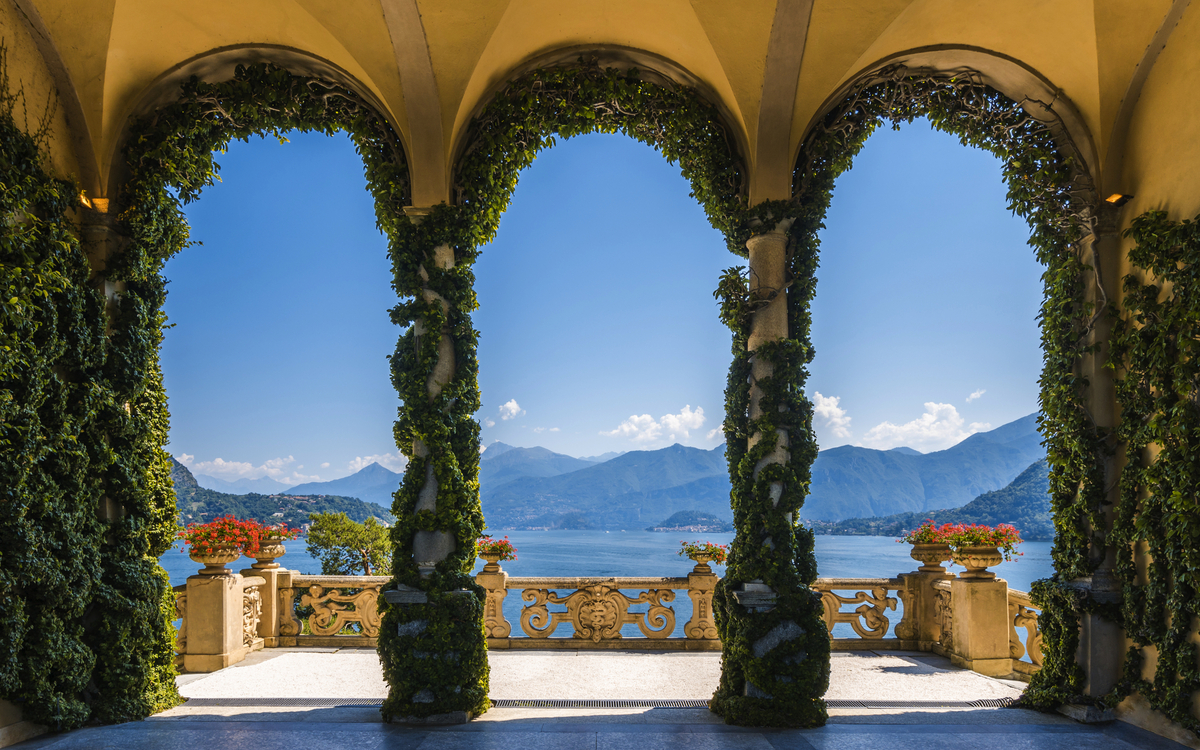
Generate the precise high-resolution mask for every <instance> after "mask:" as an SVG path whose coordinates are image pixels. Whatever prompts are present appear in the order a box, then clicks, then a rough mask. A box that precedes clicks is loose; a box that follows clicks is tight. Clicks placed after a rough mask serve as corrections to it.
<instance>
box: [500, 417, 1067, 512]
mask: <svg viewBox="0 0 1200 750" xmlns="http://www.w3.org/2000/svg"><path fill="white" fill-rule="evenodd" d="M496 448H500V449H501V452H500V453H499V454H498V455H497V454H493V457H492V458H488V455H489V452H490V451H492V450H494V449H496ZM515 451H523V452H526V453H525V454H524V455H528V456H531V457H532V456H534V455H535V454H536V455H544V456H545V457H546V461H545V463H542V464H540V466H542V467H543V468H544V470H545V471H547V472H549V471H556V470H559V469H564V468H567V469H569V467H570V465H571V464H570V461H567V460H563V459H568V458H569V457H566V456H560V454H554V453H551V452H549V451H545V449H533V448H512V447H511V446H507V445H504V444H503V443H493V444H492V446H491V447H489V448H488V450H487V451H485V452H484V454H483V458H482V459H481V463H480V466H481V482H480V484H481V495H482V499H483V510H484V514H485V515H486V517H487V519H488V525H489V526H490V527H491V528H493V529H529V528H558V527H560V526H561V524H562V523H563V522H564V521H563V519H565V518H566V517H567V516H568V515H570V514H582V517H584V518H586V519H587V521H588V523H591V524H593V525H594V526H595V527H596V528H601V529H633V528H645V527H646V524H647V523H648V522H657V521H658V520H659V519H663V518H667V517H668V516H671V515H672V514H674V513H678V512H679V511H684V510H693V511H700V512H704V513H710V514H712V515H715V516H717V517H718V518H728V517H729V516H730V510H729V491H730V485H729V474H728V467H727V464H726V461H725V451H724V446H721V447H718V448H716V449H714V450H711V451H705V450H701V449H699V448H689V447H686V446H682V445H673V446H671V447H669V448H663V449H661V450H656V451H633V452H631V453H626V454H624V455H621V456H618V457H616V458H612V459H610V460H608V461H605V462H603V463H598V464H594V465H591V466H588V467H586V468H582V469H578V470H575V471H570V470H567V471H565V473H561V474H557V475H554V476H545V475H543V476H537V475H535V474H534V473H533V471H534V469H533V468H532V467H533V466H534V465H535V464H534V463H530V464H526V465H527V466H530V467H531V468H530V469H529V470H528V471H524V472H522V471H521V470H519V469H518V470H516V471H513V472H510V473H507V474H501V473H500V471H498V470H497V471H495V472H494V473H492V472H491V471H490V470H487V469H486V468H485V467H486V466H488V465H489V464H491V465H493V466H496V467H497V468H499V467H501V466H504V465H505V464H504V461H505V458H506V456H508V455H509V454H514V452H515ZM538 451H545V454H541V453H538ZM521 455H522V454H514V455H512V457H511V458H509V459H508V460H509V461H512V462H514V464H515V463H518V456H521ZM1045 455H1046V454H1045V450H1044V449H1043V448H1042V446H1041V437H1040V436H1039V434H1038V432H1037V416H1036V415H1035V414H1031V415H1029V416H1027V417H1023V418H1021V419H1018V420H1016V421H1015V422H1011V423H1009V424H1006V425H1003V426H1001V427H998V428H997V429H995V430H992V431H990V432H983V433H977V434H975V435H972V436H970V437H968V438H967V439H966V440H963V441H962V442H961V443H959V444H958V445H955V446H954V447H952V448H948V449H947V450H943V451H936V452H934V453H924V454H922V453H920V452H918V451H915V450H913V449H911V448H895V449H892V450H888V451H878V450H872V449H869V448H859V447H855V446H842V447H839V448H833V449H831V450H827V451H821V453H819V454H818V455H817V459H816V462H815V463H814V465H813V479H812V484H811V486H810V494H809V497H808V499H807V500H806V502H805V505H804V508H803V510H802V511H801V516H802V517H803V518H804V519H807V520H812V519H820V520H823V521H840V520H843V519H847V518H865V517H880V516H888V515H892V514H895V513H904V512H907V513H917V514H920V513H924V512H926V511H927V510H928V509H930V508H954V507H958V506H961V505H964V504H966V503H968V502H970V501H971V500H972V499H973V498H975V497H977V496H978V495H980V494H982V493H985V492H990V491H992V490H998V489H1000V488H1002V487H1005V486H1006V485H1008V484H1009V483H1011V482H1012V481H1013V480H1014V479H1015V478H1016V477H1017V475H1018V474H1020V473H1021V471H1022V470H1023V469H1025V468H1026V467H1027V466H1029V465H1030V464H1031V463H1033V462H1035V461H1037V460H1039V459H1041V458H1043V457H1044V456H1045ZM551 457H557V458H554V459H553V460H554V461H555V462H557V463H553V465H551V462H550V458H551ZM570 460H571V461H581V460H582V459H570ZM492 462H496V463H494V464H492ZM522 473H524V476H517V477H513V474H522ZM507 477H513V478H511V479H507ZM506 479H507V481H506ZM571 517H572V518H574V517H575V516H571ZM572 523H575V521H572Z"/></svg>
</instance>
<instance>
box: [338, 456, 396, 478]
mask: <svg viewBox="0 0 1200 750" xmlns="http://www.w3.org/2000/svg"><path fill="white" fill-rule="evenodd" d="M371 464H379V465H380V466H382V467H384V468H385V469H391V470H392V471H397V472H402V471H404V467H405V466H408V459H407V458H405V457H404V455H403V454H397V453H377V454H375V455H374V456H355V458H354V460H353V461H351V462H350V463H349V464H348V465H347V466H346V468H347V469H349V470H350V473H351V474H353V473H354V472H356V471H362V470H363V469H365V468H367V467H368V466H370V465H371Z"/></svg>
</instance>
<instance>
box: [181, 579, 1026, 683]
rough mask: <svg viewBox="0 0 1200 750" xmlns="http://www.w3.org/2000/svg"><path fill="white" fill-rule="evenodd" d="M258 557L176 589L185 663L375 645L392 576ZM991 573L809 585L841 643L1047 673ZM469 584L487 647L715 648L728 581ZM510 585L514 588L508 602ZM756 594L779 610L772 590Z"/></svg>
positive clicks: (1021, 609) (1019, 594)
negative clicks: (297, 567)
mask: <svg viewBox="0 0 1200 750" xmlns="http://www.w3.org/2000/svg"><path fill="white" fill-rule="evenodd" d="M262 565H263V564H262V561H260V563H259V564H256V565H255V566H254V568H251V569H247V570H243V571H242V572H241V574H235V573H228V572H226V573H225V574H221V575H195V576H192V577H190V578H189V579H188V582H187V585H185V586H177V587H175V611H176V616H177V617H178V618H179V619H180V620H181V621H182V622H181V626H180V629H179V634H178V636H177V639H176V664H177V665H178V666H179V667H180V668H181V669H184V670H186V671H189V672H207V671H213V670H215V669H220V668H222V667H224V666H228V665H230V664H233V663H236V662H238V661H240V660H242V659H243V658H245V656H246V654H248V653H250V652H252V651H254V650H256V649H260V648H264V647H266V648H272V647H277V646H314V647H331V646H332V647H368V648H369V647H374V646H375V645H376V643H377V639H378V635H379V627H380V613H379V599H380V598H381V596H383V593H384V592H383V588H384V587H385V586H386V585H388V584H389V582H390V580H391V579H390V578H389V577H388V576H371V577H367V576H319V575H302V574H300V573H297V572H295V571H291V570H286V569H283V568H279V567H278V565H275V566H274V567H273V568H272V567H269V566H267V567H262ZM987 575H988V574H984V575H980V574H979V573H978V571H976V572H975V574H974V575H972V576H970V577H968V576H965V575H964V576H963V577H957V576H955V574H953V573H949V572H947V571H946V570H945V569H943V568H941V567H940V566H939V565H936V564H926V565H924V566H922V568H921V569H920V570H918V571H914V572H912V573H903V574H901V575H899V576H897V577H895V578H818V579H817V580H816V582H815V583H814V584H813V589H814V590H815V591H817V592H818V593H820V595H821V601H822V604H823V605H824V619H825V627H826V628H827V629H828V631H829V636H830V639H831V642H832V644H831V645H832V647H833V648H834V649H836V650H859V649H870V650H888V649H891V650H905V651H932V652H934V653H937V654H940V655H943V656H946V657H947V658H949V659H950V660H951V661H952V662H953V663H954V664H956V665H958V666H962V667H966V668H968V669H973V670H976V671H978V672H981V673H983V674H988V675H992V676H1005V677H1007V676H1012V677H1016V678H1018V679H1028V676H1029V675H1031V674H1033V673H1034V672H1036V671H1037V670H1038V669H1040V668H1041V631H1040V630H1039V628H1038V614H1039V613H1038V608H1037V607H1036V606H1035V605H1034V604H1033V603H1032V602H1031V601H1030V599H1029V595H1028V594H1027V593H1025V592H1023V591H1017V590H1015V589H1009V588H1008V584H1007V582H1005V581H1004V580H1003V579H999V578H995V577H994V576H993V577H991V578H989V577H987ZM475 580H476V582H477V583H478V584H479V585H480V586H481V587H482V588H483V589H484V591H485V593H486V600H485V604H484V623H483V625H484V630H485V633H486V634H487V639H488V646H489V647H490V648H501V649H503V648H508V649H517V648H524V649H547V648H562V649H634V650H697V651H710V650H711V651H717V650H720V648H721V643H720V640H719V639H718V637H717V627H716V621H715V619H714V616H713V608H712V598H713V591H714V589H715V588H716V585H717V583H718V581H719V580H720V579H718V578H717V576H716V575H715V574H714V573H713V571H712V570H711V569H710V568H709V566H708V565H707V564H704V563H700V564H697V565H696V566H695V568H693V570H692V571H691V573H689V574H688V575H687V576H685V577H675V578H513V577H509V575H508V573H506V572H505V571H504V570H502V569H501V568H500V566H499V564H497V563H488V564H487V565H486V566H484V568H483V570H481V571H480V572H479V573H478V574H477V575H476V577H475ZM513 591H519V592H520V593H519V595H516V596H514V597H513V598H512V599H509V598H508V597H509V593H510V592H513ZM679 592H686V594H687V598H686V599H685V598H684V597H683V596H681V595H680V594H679ZM391 593H393V594H395V593H403V592H391ZM418 593H419V592H418ZM518 597H519V600H518ZM398 598H399V599H404V597H398ZM744 598H745V597H744V595H743V597H742V598H741V599H739V601H742V600H743V599H744ZM759 598H761V599H762V602H761V606H765V607H768V608H769V607H770V606H773V604H772V602H773V600H774V597H773V594H771V592H769V591H768V592H766V594H764V595H762V596H760V597H759ZM506 601H507V602H508V603H509V605H510V608H509V609H510V612H509V614H507V615H506V613H505V607H504V605H505V603H506ZM742 603H743V604H745V602H744V601H742ZM681 605H682V610H681V611H678V610H677V608H680V607H681ZM747 606H749V605H747ZM688 609H690V615H689V614H688V611H687V610H688ZM510 618H511V619H510ZM684 619H686V622H685V621H683V620H684ZM1022 634H1023V637H1022Z"/></svg>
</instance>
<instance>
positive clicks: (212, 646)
mask: <svg viewBox="0 0 1200 750" xmlns="http://www.w3.org/2000/svg"><path fill="white" fill-rule="evenodd" d="M255 572H257V571H255ZM267 584H268V581H267V579H266V578H263V577H262V576H242V575H240V574H238V573H227V574H223V575H194V576H191V577H189V578H188V580H187V584H186V585H184V586H176V587H175V615H176V617H178V618H179V619H180V620H181V621H182V622H181V625H180V628H179V632H178V634H177V635H176V639H175V651H176V656H175V664H176V668H179V669H181V670H183V671H187V672H215V671H216V670H218V669H224V668H225V667H228V666H230V665H233V664H237V663H238V662H240V661H241V660H242V659H245V658H246V654H249V653H250V652H251V651H257V650H259V649H261V648H263V647H264V646H265V645H266V640H265V639H264V638H263V637H262V636H261V635H260V634H259V629H260V626H261V621H262V611H263V608H262V601H263V596H264V593H265V592H264V588H265V587H266V586H267Z"/></svg>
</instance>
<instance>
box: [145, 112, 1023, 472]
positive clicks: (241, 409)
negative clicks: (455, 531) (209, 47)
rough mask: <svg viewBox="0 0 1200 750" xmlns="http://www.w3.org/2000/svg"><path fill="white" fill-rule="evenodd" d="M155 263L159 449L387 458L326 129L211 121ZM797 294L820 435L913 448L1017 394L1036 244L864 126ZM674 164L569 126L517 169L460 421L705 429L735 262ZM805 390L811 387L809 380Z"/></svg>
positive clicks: (612, 446) (286, 457)
mask: <svg viewBox="0 0 1200 750" xmlns="http://www.w3.org/2000/svg"><path fill="white" fill-rule="evenodd" d="M218 162H219V163H220V164H221V166H222V177H223V182H222V183H221V184H219V185H217V186H215V187H213V188H211V189H209V190H208V191H207V192H206V193H205V194H204V196H203V197H202V198H201V199H200V200H199V201H198V202H197V203H194V204H192V205H191V206H189V207H188V218H189V221H190V222H191V224H192V230H193V238H194V239H197V240H199V241H201V242H203V245H202V246H198V247H193V248H189V249H188V250H186V251H185V252H183V253H181V254H180V255H179V256H178V257H176V258H174V259H172V260H171V261H170V262H169V263H168V264H167V268H166V271H165V274H166V276H167V278H168V279H170V285H169V287H168V289H169V295H168V301H167V313H168V315H169V317H170V321H171V323H173V324H174V327H173V328H171V329H170V330H169V331H168V332H167V337H166V341H165V343H164V347H163V368H164V374H165V377H166V383H167V390H168V394H169V396H170V399H171V412H172V428H171V444H170V446H168V449H169V450H170V451H171V453H172V454H173V455H175V456H177V457H179V458H180V459H181V460H182V461H183V462H184V463H186V464H188V465H189V466H191V467H192V468H193V470H194V471H197V472H198V473H206V474H211V475H214V476H218V477H221V478H225V479H237V478H241V477H246V478H257V477H262V476H269V477H272V478H274V479H277V480H279V481H282V482H285V483H296V482H300V481H310V480H314V479H320V480H328V479H333V478H336V477H339V476H344V475H346V474H349V473H351V472H352V471H355V470H357V469H358V468H361V467H362V466H365V465H367V464H369V463H371V462H372V461H379V462H380V463H383V464H384V465H385V466H389V467H390V468H393V469H399V468H400V467H401V466H402V459H401V458H400V454H399V451H398V450H397V449H396V447H395V445H394V443H393V441H392V436H391V425H392V421H393V419H394V418H395V413H396V407H397V405H398V401H397V397H396V394H395V392H394V391H393V390H392V387H391V384H390V382H389V379H388V371H387V360H386V359H385V357H386V355H387V354H388V353H390V352H391V351H392V349H393V348H394V346H395V341H396V337H397V335H398V333H399V331H398V330H397V329H396V328H395V327H394V326H393V325H391V323H390V322H389V321H388V319H387V314H386V311H387V309H388V308H389V307H390V306H392V305H393V304H395V302H396V298H395V294H394V292H393V291H392V290H391V288H390V285H389V282H390V270H389V268H390V267H389V263H388V260H387V257H386V244H385V242H384V240H383V238H382V237H381V236H380V235H379V232H378V231H377V230H376V229H375V220H374V213H373V206H372V202H371V199H370V196H369V195H368V194H367V192H366V189H365V183H364V180H363V176H362V167H361V163H360V162H359V161H358V158H357V156H356V155H355V154H354V150H353V147H352V145H351V144H350V142H349V140H348V139H347V138H345V137H344V136H335V137H327V136H324V135H317V134H294V135H293V136H291V142H290V143H287V144H279V143H277V142H275V141H274V140H256V141H253V142H251V143H249V144H242V143H237V144H234V145H233V146H232V147H231V148H230V150H229V152H228V153H226V154H222V155H220V156H219V157H218ZM826 223H827V228H826V230H825V231H824V233H823V235H822V247H823V249H822V261H821V269H820V272H819V282H818V287H817V289H818V291H817V300H816V303H815V305H814V330H813V338H814V343H815V346H816V351H817V359H816V361H815V362H814V363H813V366H812V374H811V377H810V379H809V389H808V390H809V395H810V397H812V398H813V399H814V401H815V403H816V405H817V413H818V419H817V432H818V436H819V438H820V442H821V446H822V447H823V448H828V447H833V446H836V445H840V444H845V443H854V444H861V445H866V446H869V447H878V448H890V447H894V446H895V445H909V446H911V447H914V448H917V449H918V450H922V451H928V450H937V449H941V448H945V447H948V446H949V445H952V444H953V443H955V442H957V441H958V440H961V439H962V438H963V437H965V436H966V435H968V434H970V433H971V432H973V431H976V430H979V429H987V427H988V426H991V427H997V426H999V425H1001V424H1004V423H1005V422H1008V421H1011V420H1013V419H1016V418H1018V417H1021V416H1024V415H1026V414H1028V413H1030V412H1032V411H1034V410H1035V409H1036V406H1037V382H1036V381H1037V376H1038V371H1039V368H1040V351H1039V349H1038V332H1037V326H1036V320H1035V316H1036V314H1037V310H1038V303H1039V299H1040V281H1039V277H1040V274H1041V268H1040V267H1039V266H1038V264H1037V263H1036V262H1035V261H1034V259H1033V257H1032V252H1031V250H1030V249H1029V248H1028V247H1027V246H1026V245H1025V240H1026V238H1027V235H1028V230H1027V228H1026V226H1025V224H1024V223H1023V222H1022V221H1021V220H1020V219H1018V218H1015V217H1013V216H1011V215H1010V214H1009V212H1008V211H1007V210H1006V208H1005V201H1004V186H1003V184H1002V182H1001V180H1000V173H999V165H998V163H997V162H996V161H995V159H993V158H992V157H990V156H989V155H987V154H984V153H982V152H979V151H975V150H971V149H968V148H965V147H963V146H961V145H959V144H958V143H957V141H956V140H955V139H953V138H952V137H950V136H946V135H944V134H940V133H937V132H934V131H932V130H931V129H930V128H929V127H928V125H926V124H924V123H915V124H913V125H910V126H906V127H905V128H903V129H902V130H901V131H899V132H893V131H891V130H881V131H879V132H878V133H876V134H875V135H874V136H872V137H871V139H870V141H868V143H867V146H866V147H865V148H864V150H863V152H862V153H861V154H860V155H859V157H858V159H857V160H856V162H855V167H854V169H853V170H852V171H851V172H849V173H847V174H846V175H843V176H842V178H841V179H840V180H839V181H838V185H837V189H836V192H835V195H834V200H833V205H832V207H831V210H830V213H829V216H828V220H827V222H826ZM743 262H744V261H742V260H741V259H740V258H738V257H737V256H734V255H732V254H730V253H729V252H728V251H727V250H726V249H725V247H724V242H723V241H722V239H721V237H720V235H719V234H718V233H717V232H716V231H715V230H713V229H712V228H711V227H710V226H709V225H708V223H707V221H706V220H705V218H704V214H703V211H702V210H701V209H700V207H699V206H698V205H696V203H695V201H694V200H693V199H692V198H690V197H689V195H688V186H687V183H686V182H685V181H684V180H683V179H682V177H680V175H679V171H678V169H677V168H676V167H673V166H671V165H670V164H668V163H667V162H666V161H665V160H663V159H662V158H661V156H659V155H658V154H657V153H655V152H654V151H653V150H652V149H650V148H649V147H647V146H644V145H642V144H639V143H636V142H634V141H632V140H629V139H627V138H624V137H622V136H606V135H595V136H586V137H581V138H576V139H573V140H570V141H566V142H560V143H559V145H557V146H556V147H554V148H553V149H550V150H549V151H546V152H543V154H542V155H541V156H540V157H539V158H538V160H537V161H536V162H535V163H534V165H533V166H532V167H530V168H529V169H528V170H527V171H526V173H525V174H524V175H522V178H521V183H520V185H519V187H518V189H517V192H516V195H515V196H514V198H513V201H512V204H511V206H510V208H509V211H508V212H507V213H506V214H505V216H504V218H503V220H502V222H501V226H500V232H499V235H498V237H497V238H496V240H495V242H493V243H492V244H491V245H490V246H488V247H486V248H484V250H483V254H482V257H481V258H480V259H479V261H478V262H477V263H476V266H475V273H476V277H477V290H478V294H479V300H480V310H478V311H477V312H476V313H475V318H474V320H475V327H476V328H477V329H478V330H479V332H480V349H479V357H480V364H481V374H480V385H481V389H482V393H483V408H482V409H481V410H480V412H479V415H478V416H479V419H480V421H481V423H482V424H483V425H484V428H483V438H484V442H485V444H486V443H490V442H492V441H495V440H501V441H504V442H506V443H510V444H514V445H526V446H530V445H543V446H545V447H547V448H550V449H552V450H555V451H559V452H562V453H568V454H570V455H575V456H587V455H596V454H600V453H604V452H607V451H621V450H635V449H644V448H651V449H652V448H659V447H663V446H665V445H669V444H671V443H674V442H681V443H684V444H687V445H694V446H697V447H703V448H710V447H715V446H716V445H718V444H719V443H720V441H721V437H720V434H719V429H718V428H719V426H720V423H721V416H722V409H723V400H724V396H723V391H724V386H725V373H726V368H727V367H728V364H729V359H730V355H729V332H728V330H727V329H725V328H724V327H723V326H722V325H721V324H720V322H719V321H718V320H717V314H716V302H715V300H714V299H713V297H712V290H713V288H714V287H715V285H716V280H717V276H718V275H719V273H720V272H721V270H722V269H724V268H727V267H729V266H732V265H738V264H741V263H743ZM818 394H819V395H818Z"/></svg>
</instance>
